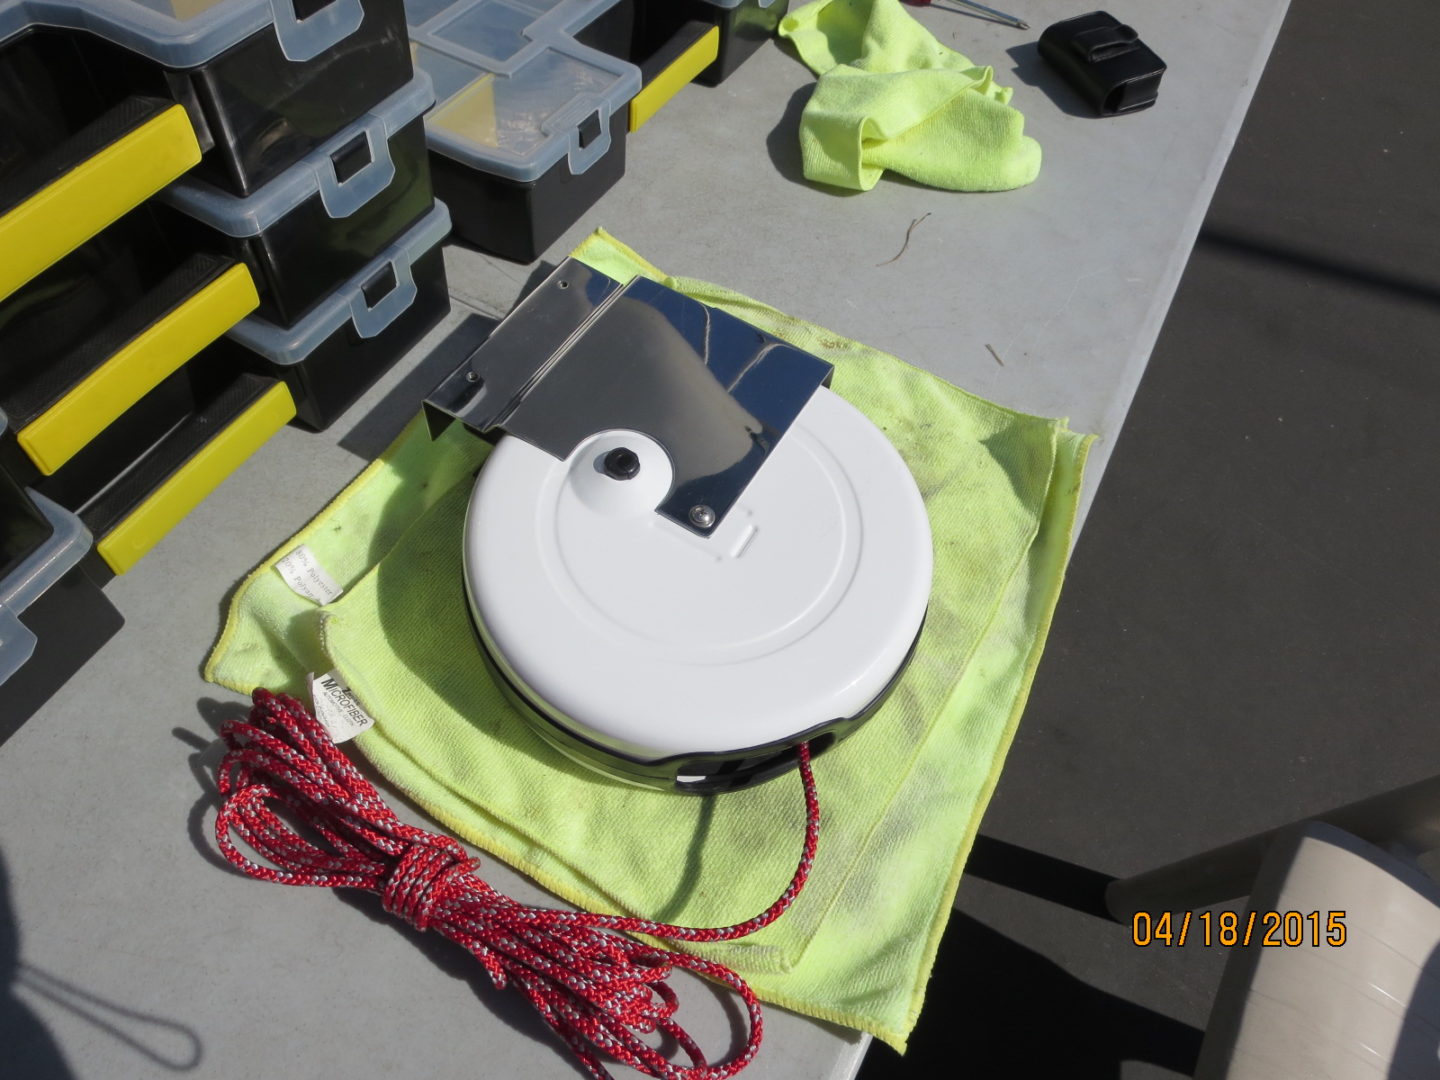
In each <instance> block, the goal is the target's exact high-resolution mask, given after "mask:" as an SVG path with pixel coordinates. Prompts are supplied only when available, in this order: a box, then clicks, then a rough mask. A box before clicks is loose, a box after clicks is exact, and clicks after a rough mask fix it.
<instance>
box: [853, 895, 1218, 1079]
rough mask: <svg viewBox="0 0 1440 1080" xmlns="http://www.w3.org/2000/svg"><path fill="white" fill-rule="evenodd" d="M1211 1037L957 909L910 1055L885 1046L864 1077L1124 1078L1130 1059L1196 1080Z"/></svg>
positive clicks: (871, 1057)
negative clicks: (1078, 975)
mask: <svg viewBox="0 0 1440 1080" xmlns="http://www.w3.org/2000/svg"><path fill="white" fill-rule="evenodd" d="M1202 1037H1203V1033H1202V1032H1201V1031H1200V1030H1199V1029H1197V1028H1194V1027H1191V1026H1190V1025H1189V1024H1183V1023H1181V1022H1180V1021H1178V1020H1172V1019H1170V1018H1169V1017H1168V1016H1162V1015H1161V1014H1160V1013H1157V1012H1154V1011H1152V1010H1150V1009H1147V1008H1145V1007H1144V1006H1141V1005H1136V1004H1133V1003H1132V1002H1129V1001H1126V1000H1124V999H1123V998H1119V997H1116V996H1115V995H1113V994H1108V993H1106V992H1105V991H1103V990H1098V989H1096V988H1095V987H1093V986H1091V985H1090V984H1088V983H1086V982H1082V981H1081V980H1080V979H1077V978H1075V977H1074V976H1073V975H1071V974H1069V973H1068V972H1066V971H1065V970H1064V969H1063V968H1061V967H1060V966H1059V965H1058V964H1055V963H1053V962H1052V961H1050V960H1047V959H1046V958H1045V957H1043V956H1041V955H1040V954H1039V953H1037V952H1035V951H1034V950H1032V949H1027V948H1025V947H1024V946H1023V945H1020V944H1018V943H1016V942H1014V941H1011V940H1010V939H1009V938H1007V937H1005V936H1004V935H1003V934H1000V933H997V932H996V931H994V930H992V929H990V928H989V927H988V926H986V925H985V924H984V923H981V922H979V921H978V920H976V919H973V918H971V917H970V916H968V915H964V914H962V913H960V912H956V913H954V914H953V915H952V916H951V917H950V925H949V927H947V928H946V930H945V936H944V938H942V939H941V941H940V951H939V953H938V955H937V956H936V958H935V970H934V973H933V974H932V976H931V978H930V986H929V989H928V991H927V994H926V1002H925V1011H924V1012H923V1013H922V1014H921V1016H920V1022H919V1024H917V1025H916V1027H915V1030H914V1032H913V1033H912V1034H911V1037H910V1048H909V1051H908V1052H907V1053H906V1054H905V1056H904V1057H903V1058H902V1057H900V1056H899V1055H897V1054H896V1053H895V1052H894V1051H893V1050H891V1049H890V1048H889V1047H888V1046H884V1045H882V1044H880V1043H876V1044H875V1045H874V1046H872V1047H871V1049H870V1052H869V1053H868V1054H867V1055H866V1056H865V1063H864V1065H863V1066H862V1068H861V1070H860V1078H861V1080H890V1078H896V1077H899V1078H905V1077H931V1076H941V1075H946V1076H948V1075H966V1076H1063V1077H1066V1078H1067V1080H1118V1078H1119V1077H1120V1075H1121V1063H1122V1062H1126V1061H1144V1062H1149V1063H1151V1064H1154V1065H1158V1066H1161V1067H1162V1068H1166V1069H1171V1070H1173V1071H1175V1072H1178V1073H1181V1074H1183V1075H1185V1076H1189V1075H1191V1073H1193V1072H1194V1069H1195V1062H1196V1059H1197V1058H1198V1056H1199V1053H1200V1042H1201V1039H1202Z"/></svg>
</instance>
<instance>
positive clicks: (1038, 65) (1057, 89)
mask: <svg viewBox="0 0 1440 1080" xmlns="http://www.w3.org/2000/svg"><path fill="white" fill-rule="evenodd" d="M1031 31H1032V32H1034V27H1032V28H1031ZM961 51H962V52H963V51H964V50H961ZM1005 54H1006V55H1007V56H1009V57H1010V59H1011V60H1013V61H1014V62H1015V66H1014V67H1012V68H1011V69H1010V73H1011V74H1012V75H1014V76H1015V80H1017V81H1019V82H1022V83H1024V84H1025V85H1026V86H1033V87H1034V88H1035V89H1037V90H1039V91H1040V92H1041V93H1042V94H1044V95H1045V96H1046V97H1048V98H1049V99H1050V102H1051V104H1053V105H1054V106H1055V107H1056V108H1057V109H1059V110H1060V111H1061V112H1063V113H1065V114H1067V115H1069V116H1084V117H1088V118H1089V119H1091V120H1095V119H1098V117H1096V115H1095V110H1094V109H1092V108H1090V106H1089V105H1087V104H1086V103H1085V99H1084V98H1082V97H1081V96H1080V95H1079V94H1077V93H1076V92H1075V91H1074V90H1073V89H1072V88H1071V86H1070V84H1069V83H1067V82H1066V81H1065V79H1064V78H1063V77H1062V76H1061V75H1060V73H1059V72H1058V71H1056V70H1055V69H1054V68H1053V67H1051V66H1050V65H1049V64H1047V63H1046V62H1045V58H1044V57H1043V56H1041V55H1040V46H1039V45H1038V44H1037V43H1036V42H1034V41H1028V42H1026V43H1025V44H1024V45H1015V46H1012V47H1011V48H1008V49H1006V50H1005ZM995 81H996V82H998V83H1000V84H1001V85H1002V86H1005V85H1009V82H1010V81H1011V80H1008V79H1006V78H1005V77H1004V75H1003V74H1000V73H997V75H996V79H995ZM1011 104H1012V105H1017V106H1018V105H1020V104H1021V103H1019V102H1015V101H1012V102H1011ZM1021 111H1022V112H1023V111H1024V109H1023V108H1022V109H1021ZM1112 122H1113V120H1112ZM1121 122H1122V123H1123V120H1122V121H1121Z"/></svg>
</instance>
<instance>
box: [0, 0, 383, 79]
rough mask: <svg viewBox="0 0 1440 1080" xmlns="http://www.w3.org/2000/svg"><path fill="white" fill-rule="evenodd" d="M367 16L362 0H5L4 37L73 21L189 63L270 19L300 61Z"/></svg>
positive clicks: (1, 0)
mask: <svg viewBox="0 0 1440 1080" xmlns="http://www.w3.org/2000/svg"><path fill="white" fill-rule="evenodd" d="M364 16H365V11H364V8H363V6H362V4H361V0H330V3H328V4H326V5H325V6H324V7H322V8H320V9H319V10H318V11H316V12H315V13H314V14H312V15H309V16H307V17H306V18H304V19H300V18H298V17H297V16H296V14H295V7H294V4H293V0H0V41H4V40H5V39H6V38H8V37H10V36H11V35H12V34H17V33H19V32H20V31H21V30H24V29H25V28H26V27H27V26H31V25H41V26H60V27H68V28H70V29H74V30H88V31H90V32H91V33H94V34H98V35H99V36H100V37H103V38H105V39H106V40H108V41H113V42H114V43H115V44H117V45H123V46H124V47H125V48H127V49H129V50H131V51H132V52H137V53H139V54H140V55H141V56H146V57H149V58H150V59H151V60H154V61H155V62H156V63H159V64H163V65H165V66H166V67H172V68H191V67H198V66H199V65H201V64H204V63H207V62H208V61H210V60H213V59H214V58H215V57H216V56H218V55H219V54H220V53H222V52H224V51H225V50H226V49H228V48H230V47H231V46H232V45H236V44H238V43H240V42H241V41H244V40H245V39H246V38H248V37H249V36H250V35H251V34H254V33H256V32H257V31H260V30H264V29H265V28H266V27H269V26H272V25H273V26H274V27H275V35H276V37H278V38H279V39H280V48H281V51H282V52H284V54H285V57H286V59H288V60H291V61H294V62H296V63H299V62H303V61H305V60H311V59H314V58H315V57H316V56H318V55H320V53H322V52H324V51H325V50H326V49H328V48H331V47H332V46H334V45H336V44H338V43H339V42H340V41H343V40H344V39H345V38H347V37H349V36H350V35H351V34H353V33H354V32H355V31H356V30H357V29H359V27H360V22H361V20H362V19H363V18H364Z"/></svg>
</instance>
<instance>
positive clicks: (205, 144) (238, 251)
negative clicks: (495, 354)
mask: <svg viewBox="0 0 1440 1080" xmlns="http://www.w3.org/2000/svg"><path fill="white" fill-rule="evenodd" d="M432 102H433V92H432V90H431V86H430V82H429V80H428V79H427V78H426V77H424V76H423V75H417V74H416V73H415V72H414V70H413V67H412V64H411V59H410V50H409V45H408V42H407V39H406V32H405V18H404V10H403V7H402V4H401V0H329V2H328V3H327V2H325V0H0V494H4V493H6V492H8V493H9V494H10V495H13V496H15V497H14V498H10V499H8V500H5V499H0V515H3V516H0V536H8V535H9V533H10V532H12V531H14V532H16V533H17V535H19V534H29V533H34V532H35V531H36V529H37V528H38V529H41V530H42V531H44V530H48V532H47V535H48V536H50V538H51V539H50V541H47V543H49V545H50V546H49V547H45V545H44V544H43V543H42V545H41V547H42V548H43V549H44V551H47V552H50V553H51V555H54V556H55V557H54V558H49V560H48V561H46V562H45V565H46V566H49V567H52V568H54V567H59V566H62V565H63V566H64V571H63V573H61V574H59V576H53V575H52V577H53V580H52V577H47V576H46V575H44V574H38V575H37V574H34V573H29V572H28V571H27V572H26V574H24V575H22V576H21V577H19V578H14V579H13V580H12V577H9V576H6V574H7V571H6V570H5V567H4V566H0V714H5V715H9V713H10V711H11V705H12V700H13V701H18V700H19V698H20V697H22V696H23V697H24V698H25V699H26V700H30V701H33V700H34V699H35V697H36V694H37V693H38V690H37V689H36V688H38V687H40V686H41V685H42V684H47V681H48V684H49V685H50V689H53V688H54V686H57V685H58V682H56V681H55V679H54V678H49V679H48V680H47V678H43V677H42V676H45V675H46V673H47V672H48V673H50V675H58V676H59V678H60V680H61V681H63V678H64V677H65V672H64V671H63V670H62V666H57V665H54V664H50V663H48V662H34V661H29V660H26V661H24V663H23V665H22V664H21V663H20V662H17V661H16V660H15V658H16V657H18V656H20V655H21V653H22V652H23V651H25V650H23V649H20V648H19V647H15V648H12V647H11V643H12V641H14V640H18V638H17V637H16V636H15V634H12V633H11V631H12V630H13V629H14V626H15V625H18V624H17V623H15V620H14V619H10V620H9V622H7V621H6V619H7V618H8V616H7V615H6V614H5V612H6V611H10V612H11V613H12V614H13V613H14V612H15V611H18V610H26V611H31V612H34V613H37V614H36V616H35V617H36V618H37V619H39V617H40V616H43V615H45V614H46V612H47V611H50V609H51V608H55V609H56V610H58V611H62V612H63V611H64V610H71V609H73V610H77V611H78V610H82V608H83V604H82V603H81V601H82V600H84V601H86V602H88V599H89V598H88V596H82V595H81V594H82V593H83V592H84V590H83V588H82V585H83V584H85V583H87V582H89V581H95V582H99V583H101V584H103V583H104V582H105V581H107V580H108V579H109V578H110V577H111V576H113V575H114V574H117V573H124V572H125V571H127V570H129V569H130V568H131V567H132V566H134V565H135V563H136V562H137V561H138V560H139V559H140V558H141V557H142V556H143V555H144V554H145V553H146V552H147V551H148V550H149V549H150V548H151V547H152V546H153V545H154V544H155V543H156V542H157V541H158V540H159V539H160V538H161V537H163V536H164V534H165V533H166V532H167V531H169V529H170V528H172V527H173V526H174V525H175V524H176V523H177V522H178V521H179V520H180V519H182V518H183V517H184V516H185V514H187V513H188V512H189V511H190V510H191V509H193V508H194V506H195V505H196V504H198V503H199V501H200V500H201V499H203V498H204V497H205V496H206V495H207V494H208V493H209V492H210V491H211V490H212V489H213V488H214V487H216V486H217V485H218V484H219V483H220V482H221V481H222V480H223V479H224V478H225V477H226V476H227V475H228V474H229V473H230V472H232V471H233V470H234V469H235V468H237V467H238V466H239V465H240V464H241V463H242V462H243V461H244V460H245V459H246V458H247V457H248V456H249V455H250V454H252V453H253V452H254V451H255V450H256V449H258V448H259V447H260V446H261V445H262V444H263V443H264V442H265V441H266V440H267V439H268V438H269V437H270V436H271V435H273V434H274V433H275V432H276V431H278V430H279V429H280V428H281V427H283V426H284V425H285V424H286V423H287V422H289V421H291V420H292V419H297V417H298V419H299V420H300V421H301V422H303V423H305V424H307V425H309V426H311V427H324V426H326V425H327V424H329V423H330V422H331V421H333V420H334V419H335V417H336V416H337V415H338V414H339V413H340V412H341V411H343V409H344V408H346V407H347V406H348V405H349V404H351V403H352V402H353V401H354V399H355V398H356V397H358V396H359V394H360V393H361V392H362V391H363V390H364V389H365V388H366V387H367V386H368V385H369V383H370V382H371V381H373V379H374V378H375V377H376V376H378V375H379V374H380V373H381V372H382V371H383V370H384V369H385V368H386V367H388V366H389V365H390V364H391V363H393V361H394V360H396V359H397V358H398V357H399V356H400V355H402V354H403V353H404V352H405V351H406V350H407V349H408V348H409V346H410V345H411V344H413V342H414V341H415V340H416V339H417V338H418V337H419V336H420V335H421V334H423V333H424V332H425V331H426V330H427V329H429V327H430V326H431V325H433V324H434V322H436V321H437V320H438V319H439V318H440V316H441V315H442V314H443V313H444V311H445V309H446V307H447V306H448V297H447V295H446V287H445V281H444V272H443V266H442V265H441V263H440V255H439V246H438V245H439V240H440V238H441V237H442V236H443V232H444V230H445V228H446V227H447V223H448V217H447V215H446V212H445V209H444V207H443V206H441V205H439V204H437V203H435V201H434V198H433V192H432V188H431V184H430V175H429V165H428V154H427V151H426V148H425V143H424V131H423V120H422V115H423V113H424V111H425V110H426V109H427V108H428V107H429V106H430V104H431V103H432ZM427 245H428V246H427ZM357 297H358V299H357ZM339 309H343V310H344V312H345V316H344V317H343V318H337V316H336V311H337V310H339ZM276 339H283V341H284V342H285V343H286V344H287V345H288V348H287V349H284V350H274V349H270V350H268V351H267V347H266V343H270V342H273V341H274V340H276ZM6 485H8V487H7V486H6ZM27 507H28V508H29V509H26V508H27ZM37 514H38V515H39V517H38V518H37ZM47 515H48V516H47ZM40 518H44V523H43V524H37V522H39V519H40ZM62 519H63V523H64V528H62V527H61V524H60V523H61V522H62ZM26 522H29V524H28V525H26ZM62 541H63V543H62ZM17 543H18V541H17ZM62 549H63V552H64V558H63V559H61V558H60V557H59V555H58V554H56V553H57V552H60V551H61V550H62ZM7 550H8V549H7ZM0 554H3V552H0ZM33 554H34V553H33V552H32V555H33ZM72 556H73V559H72ZM35 558H39V555H35ZM67 560H68V561H67ZM42 561H43V560H42ZM26 565H29V564H26ZM9 572H10V573H12V576H13V573H18V571H16V570H15V568H14V567H11V568H10V571H9ZM87 575H88V576H87ZM81 578H83V579H84V580H83V581H82V580H81ZM11 585H15V586H16V587H15V589H13V590H12V589H10V586H11ZM41 585H44V586H45V587H44V588H40V586H41ZM37 589H38V590H39V591H38V592H37ZM50 589H54V590H58V591H55V593H54V597H53V598H52V599H53V600H54V603H53V604H51V603H49V602H48V601H47V600H46V597H48V596H49V595H50V593H49V591H47V590H50ZM12 594H13V595H12ZM97 595H99V594H97ZM65 597H70V598H71V599H72V600H74V601H75V602H74V603H70V604H69V607H67V606H66V604H63V603H61V602H60V601H61V600H62V599H64V598H65ZM100 599H101V600H103V595H102V596H100ZM22 601H23V603H22ZM17 605H19V606H18V607H17ZM40 621H41V622H42V623H43V624H44V625H45V626H50V625H53V620H52V621H51V622H45V621H44V620H40ZM95 625H96V627H101V626H104V625H106V623H105V620H104V619H101V618H98V617H97V619H96V620H95ZM17 633H18V632H17ZM46 633H47V631H45V630H44V629H35V630H34V631H33V633H32V635H31V636H33V637H36V638H37V639H38V640H39V645H36V646H34V647H33V648H32V649H30V650H29V652H33V653H34V655H35V656H36V657H43V656H44V655H46V648H47V645H46V640H45V635H46ZM27 655H28V653H27ZM76 655H80V650H78V649H77V650H76ZM7 657H8V658H9V659H7ZM27 683H29V684H33V685H32V686H31V688H30V689H28V690H25V691H24V694H23V695H22V694H21V690H18V689H16V687H21V686H22V685H23V684H27ZM41 700H43V697H42V698H41ZM16 707H17V708H18V705H17V706H16ZM0 738H3V735H0Z"/></svg>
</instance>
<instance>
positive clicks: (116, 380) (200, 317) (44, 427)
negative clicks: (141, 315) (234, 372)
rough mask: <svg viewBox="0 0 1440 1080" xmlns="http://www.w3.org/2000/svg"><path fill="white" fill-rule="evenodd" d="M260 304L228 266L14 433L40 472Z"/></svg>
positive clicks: (237, 269) (243, 277)
mask: <svg viewBox="0 0 1440 1080" xmlns="http://www.w3.org/2000/svg"><path fill="white" fill-rule="evenodd" d="M259 304H260V297H259V295H258V294H257V293H256V291H255V282H254V280H253V279H252V278H251V277H250V271H249V270H247V269H246V268H245V267H243V266H238V265H237V266H232V267H230V268H229V269H228V270H226V271H224V272H223V273H222V274H221V275H220V276H219V277H217V278H216V279H215V280H214V281H212V282H210V283H209V284H208V285H206V286H205V287H204V288H202V289H200V290H199V291H198V292H196V293H195V294H194V295H193V296H189V297H187V298H186V299H185V300H183V301H182V302H181V303H180V304H178V305H177V306H176V307H175V308H174V309H173V310H172V311H171V312H170V313H169V314H168V315H166V316H165V317H164V318H162V319H160V320H159V321H158V322H155V323H152V324H151V325H150V326H148V327H146V328H145V329H144V330H142V331H141V332H140V333H139V334H137V335H136V336H135V337H133V338H131V339H130V340H129V341H128V342H126V343H125V345H123V346H122V347H121V348H120V349H119V351H117V352H116V353H114V354H113V355H112V356H110V357H109V358H108V359H107V360H106V361H105V362H104V363H103V364H101V365H100V366H99V367H98V368H96V369H95V370H94V371H92V372H91V373H90V374H89V375H87V376H86V377H85V378H84V379H82V380H81V381H80V382H79V383H78V384H77V385H76V386H75V387H74V388H72V389H71V390H70V391H69V392H68V393H66V395H65V396H64V397H62V398H61V399H60V400H59V401H57V402H55V404H53V405H51V406H50V408H48V409H46V410H45V411H44V412H43V413H41V414H40V415H39V416H37V417H36V418H35V419H34V420H32V421H31V422H30V423H28V424H26V425H25V426H24V427H23V428H21V429H20V430H19V431H18V432H17V433H16V441H17V442H18V443H19V444H20V449H22V450H24V451H25V453H26V454H27V455H28V456H29V458H30V460H31V461H33V462H34V463H35V466H36V467H37V468H38V469H39V470H40V471H41V472H42V473H44V474H45V475H46V476H49V475H51V474H52V473H53V472H55V470H56V469H58V468H60V466H62V465H64V464H65V462H67V461H69V460H70V459H71V458H72V457H74V456H75V454H77V453H78V452H79V451H80V450H81V449H82V448H83V447H84V446H85V445H86V444H87V443H89V442H90V440H91V439H93V438H95V436H96V435H99V434H100V432H102V431H104V430H105V429H106V428H107V427H109V426H110V425H111V424H112V423H114V422H115V421H116V420H117V419H119V417H120V414H121V413H123V412H124V411H125V410H126V409H128V408H130V406H132V405H134V404H135V403H136V402H137V401H139V400H140V399H141V398H142V397H144V396H145V395H146V394H147V393H149V392H150V391H151V390H153V389H154V388H155V387H157V386H159V385H160V382H161V381H162V380H163V379H164V378H165V376H167V375H169V374H170V373H171V372H173V371H175V370H176V369H177V368H179V367H180V365H181V364H183V363H185V361H186V360H189V359H190V358H191V357H192V356H194V355H195V354H196V353H198V352H199V351H200V350H201V349H203V348H204V347H205V346H206V345H209V344H210V343H211V342H212V341H214V340H215V339H216V338H218V337H219V336H220V335H221V334H223V333H224V332H225V331H226V330H229V329H230V327H232V326H234V325H235V324H236V323H237V322H239V321H240V320H241V319H242V318H244V317H245V316H246V315H248V314H249V313H250V312H252V311H254V310H255V308H256V307H258V306H259Z"/></svg>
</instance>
